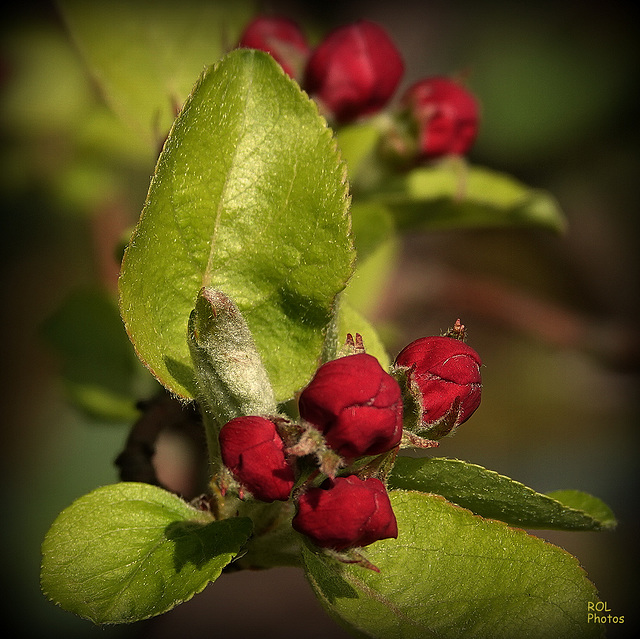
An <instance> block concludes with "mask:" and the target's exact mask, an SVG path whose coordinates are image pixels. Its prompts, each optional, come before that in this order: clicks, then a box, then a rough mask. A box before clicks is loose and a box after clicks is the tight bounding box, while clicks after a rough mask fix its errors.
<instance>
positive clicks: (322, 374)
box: [299, 353, 402, 458]
mask: <svg viewBox="0 0 640 639" xmlns="http://www.w3.org/2000/svg"><path fill="white" fill-rule="evenodd" d="M299 409H300V416H301V417H302V418H303V419H305V420H306V421H308V422H310V423H311V424H313V425H314V426H315V427H316V428H317V429H318V430H320V431H321V432H322V433H323V434H324V437H325V440H326V442H327V444H328V445H329V446H330V447H331V448H332V449H333V450H335V451H336V452H337V453H338V454H340V455H342V456H343V457H347V458H355V457H360V456H361V455H377V454H379V453H384V452H386V451H388V450H391V449H392V448H394V447H395V446H397V445H398V444H399V443H400V439H401V437H402V392H401V390H400V386H399V385H398V382H396V380H395V379H394V378H393V377H392V376H391V375H389V374H388V373H387V372H386V371H384V370H383V368H382V366H380V363H379V362H378V360H377V359H376V358H375V357H373V356H372V355H368V354H367V353H357V354H355V355H347V356H346V357H339V358H338V359H334V360H332V361H330V362H327V363H326V364H323V365H322V366H321V367H320V368H319V369H318V370H317V371H316V374H315V376H314V377H313V379H312V380H311V382H309V385H308V386H307V387H306V388H305V389H304V390H303V391H302V393H301V394H300V399H299Z"/></svg>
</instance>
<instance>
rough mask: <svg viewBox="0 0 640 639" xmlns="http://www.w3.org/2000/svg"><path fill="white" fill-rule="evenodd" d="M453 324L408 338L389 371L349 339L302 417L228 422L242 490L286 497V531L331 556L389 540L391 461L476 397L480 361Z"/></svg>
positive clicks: (447, 424)
mask: <svg viewBox="0 0 640 639" xmlns="http://www.w3.org/2000/svg"><path fill="white" fill-rule="evenodd" d="M456 327H457V328H456ZM456 327H454V329H452V332H450V333H449V334H448V335H446V336H441V337H427V338H422V339H419V340H416V341H415V342H413V343H411V344H409V346H407V347H406V348H405V349H404V350H403V351H402V352H401V353H400V354H399V355H398V357H397V359H396V361H395V363H394V364H393V366H392V367H391V370H390V372H386V371H385V370H384V369H383V368H382V366H381V365H380V363H379V362H378V360H377V359H376V358H375V357H373V356H372V355H369V354H368V353H366V352H364V347H363V346H362V342H361V339H359V336H356V340H355V341H354V340H353V338H351V336H349V337H348V340H347V346H350V347H351V348H350V351H349V354H347V355H344V356H342V357H338V358H337V359H334V360H331V361H328V362H326V363H325V364H323V365H322V366H320V367H319V368H318V370H317V371H316V373H315V375H314V377H313V378H312V379H311V381H310V382H309V384H308V385H307V386H306V387H305V388H304V389H303V390H302V392H301V393H300V394H299V396H298V413H299V419H295V420H294V419H292V418H289V417H284V416H281V415H278V416H273V415H270V416H255V415H252V416H246V417H236V418H234V419H232V420H231V421H229V422H227V423H226V424H225V425H224V426H223V427H222V429H221V431H220V438H219V439H220V450H221V456H222V460H223V462H224V464H225V466H226V468H227V470H228V471H229V473H230V476H231V478H232V480H231V481H232V482H235V484H236V486H237V489H238V492H239V494H240V496H241V497H243V498H245V497H246V496H247V493H250V494H251V496H252V497H253V498H254V499H258V500H261V501H265V502H273V501H275V500H280V501H288V500H292V501H293V502H294V503H295V507H296V512H295V515H294V517H293V520H292V525H293V528H294V529H295V530H297V531H298V532H300V533H302V534H303V535H305V536H306V537H308V538H309V539H310V540H311V541H312V542H313V543H314V544H316V545H317V546H319V547H321V548H325V549H330V550H331V551H334V552H337V553H340V552H343V551H349V550H351V549H356V548H359V547H362V546H367V545H369V544H371V543H373V542H375V541H378V540H380V539H387V538H390V537H392V538H396V537H397V536H398V525H397V522H396V518H395V515H394V513H393V509H392V507H391V502H390V499H389V496H388V494H387V490H386V487H385V481H386V476H387V474H388V472H389V469H390V465H389V461H391V463H392V462H393V459H395V455H396V454H397V452H398V450H399V448H400V447H402V446H415V445H420V444H419V443H418V444H416V442H418V441H422V442H424V441H428V442H429V443H428V444H427V446H436V445H437V441H435V440H425V439H424V436H425V435H428V436H430V437H435V438H436V439H437V438H439V437H443V436H444V435H447V434H449V433H451V432H452V431H453V430H454V429H455V427H457V426H458V425H459V424H461V423H462V422H464V421H466V420H467V419H468V418H469V417H470V416H471V414H472V413H473V412H474V411H475V409H476V408H477V407H478V405H479V403H480V391H481V379H480V366H481V362H480V358H479V357H478V354H477V353H476V352H475V351H474V350H473V349H472V348H470V347H469V346H467V345H466V344H465V343H464V342H463V339H462V338H463V337H464V330H463V327H461V326H460V324H459V323H457V324H456ZM450 335H453V336H450ZM349 338H350V339H349ZM407 411H411V412H412V413H415V415H414V420H413V422H415V424H414V425H411V424H412V420H411V419H410V418H409V416H408V415H407V414H406V413H407ZM416 424H417V425H416ZM408 429H409V430H408ZM423 445H424V444H423Z"/></svg>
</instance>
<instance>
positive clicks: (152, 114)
mask: <svg viewBox="0 0 640 639" xmlns="http://www.w3.org/2000/svg"><path fill="white" fill-rule="evenodd" d="M60 7H61V9H62V14H63V17H64V19H65V22H66V24H67V26H68V28H69V30H70V32H71V36H72V37H73V39H74V41H75V43H76V45H77V47H78V49H79V50H80V52H81V53H82V55H83V57H84V59H85V60H86V62H87V65H88V67H89V70H90V73H91V74H92V75H93V77H94V78H95V80H96V81H97V83H98V85H99V87H100V90H101V93H102V95H103V96H104V97H105V98H106V100H107V102H108V103H109V104H110V106H111V107H112V108H113V109H114V111H115V112H116V113H117V114H118V115H119V116H120V117H121V118H122V119H123V120H124V121H126V122H127V123H128V124H130V125H131V126H132V127H133V128H135V129H136V131H137V132H138V133H139V134H140V135H141V136H142V137H143V138H144V139H145V140H146V141H147V142H148V143H149V144H151V145H152V147H153V148H154V150H155V147H156V144H157V143H158V141H160V140H162V138H163V137H164V135H165V134H166V132H167V131H168V130H169V127H170V126H171V122H172V121H173V119H174V118H175V115H176V111H177V110H178V109H179V108H180V106H181V105H182V103H183V102H184V100H185V99H186V97H187V96H188V95H189V91H190V90H191V87H192V86H193V82H194V80H195V78H197V77H198V75H199V74H200V73H201V72H202V69H203V68H204V67H205V66H207V65H210V64H213V63H214V62H215V61H216V60H218V59H219V58H220V57H221V56H222V54H223V53H224V52H225V50H227V49H229V48H231V47H233V46H234V45H235V44H236V42H237V40H238V37H239V34H240V30H241V29H242V28H243V27H244V25H245V24H246V23H247V22H248V21H249V19H250V17H251V14H252V9H253V3H251V2H248V1H247V0H235V2H233V3H230V2H224V3H223V2H201V1H200V0H184V1H183V2H180V3H175V2H173V3H172V2H157V1H154V0H133V1H132V0H115V1H113V0H112V1H111V2H84V1H83V0H62V1H61V2H60Z"/></svg>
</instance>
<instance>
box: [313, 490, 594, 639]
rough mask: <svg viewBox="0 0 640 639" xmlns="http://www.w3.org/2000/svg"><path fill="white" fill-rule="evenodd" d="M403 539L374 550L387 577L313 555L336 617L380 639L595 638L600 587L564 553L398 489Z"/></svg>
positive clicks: (322, 594) (317, 585) (394, 498)
mask: <svg viewBox="0 0 640 639" xmlns="http://www.w3.org/2000/svg"><path fill="white" fill-rule="evenodd" d="M390 496H391V502H392V504H393V508H394V512H395V514H396V517H397V519H398V528H399V536H398V539H397V540H395V539H385V540H382V541H379V542H376V543H375V544H373V545H371V546H368V547H367V548H366V554H367V557H368V559H369V560H370V561H371V562H372V563H373V564H374V565H375V566H377V567H378V568H379V570H380V573H376V572H374V571H372V570H367V569H365V568H362V567H359V566H354V565H345V564H340V563H339V562H337V561H336V560H334V559H332V558H329V557H327V556H323V555H321V554H315V553H313V552H311V551H310V550H308V549H305V551H304V561H305V567H306V572H307V576H308V578H309V581H310V583H311V585H312V587H313V589H314V591H315V593H316V595H317V596H318V598H319V599H320V601H321V602H322V604H323V605H324V607H325V608H326V610H327V611H328V612H329V613H330V614H331V615H332V616H333V617H335V618H336V619H337V620H338V621H340V622H341V623H343V624H344V625H345V626H346V627H347V628H348V629H350V630H352V631H354V633H356V634H357V635H358V636H363V637H377V638H379V639H396V638H397V639H429V638H430V637H433V638H436V637H437V638H438V639H449V638H451V639H459V638H460V637H465V639H481V638H482V639H484V638H486V639H513V638H514V637H518V638H519V639H587V638H589V637H599V636H601V626H600V625H599V624H594V623H588V621H587V609H588V608H587V606H588V604H589V603H590V602H592V603H595V602H597V601H598V599H597V596H596V592H595V588H594V587H593V585H592V584H591V583H590V582H589V581H588V580H587V578H586V575H585V573H584V571H583V570H582V568H581V567H580V566H579V564H578V562H577V561H576V559H575V558H574V557H572V556H571V555H569V554H568V553H566V552H565V551H564V550H562V549H560V548H557V547H555V546H552V545H551V544H548V543H547V542H545V541H543V540H541V539H539V538H537V537H533V536H530V535H528V534H527V533H525V532H524V531H522V530H517V529H513V528H509V527H508V526H507V525H506V524H504V523H502V522H496V521H492V520H486V519H482V518H480V517H478V516H476V515H473V514H472V513H471V512H469V511H468V510H465V509H463V508H460V507H459V506H455V505H454V504H451V503H449V502H447V501H445V500H444V499H443V498H442V497H438V496H435V495H424V494H422V493H417V492H404V491H392V492H391V493H390Z"/></svg>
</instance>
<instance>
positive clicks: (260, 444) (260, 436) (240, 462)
mask: <svg viewBox="0 0 640 639" xmlns="http://www.w3.org/2000/svg"><path fill="white" fill-rule="evenodd" d="M220 452H221V455H222V461H223V462H224V464H225V466H226V467H227V468H228V469H229V470H230V471H231V474H232V475H233V476H234V477H235V478H236V479H237V480H238V481H239V482H240V483H241V484H242V485H243V486H244V487H245V488H247V490H249V492H251V494H252V495H253V496H254V497H255V498H256V499H260V500H262V501H274V500H275V499H279V500H281V501H286V500H287V499H288V498H289V493H290V492H291V489H292V488H293V484H294V482H295V478H294V474H293V469H292V467H291V466H290V465H289V464H288V463H287V460H286V458H285V454H284V444H283V442H282V439H281V437H280V435H279V434H278V431H277V430H276V426H275V424H274V423H273V422H272V421H270V420H268V419H266V418H264V417H235V418H234V419H232V420H231V421H229V422H227V423H226V424H225V425H224V426H223V427H222V428H221V430H220Z"/></svg>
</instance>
